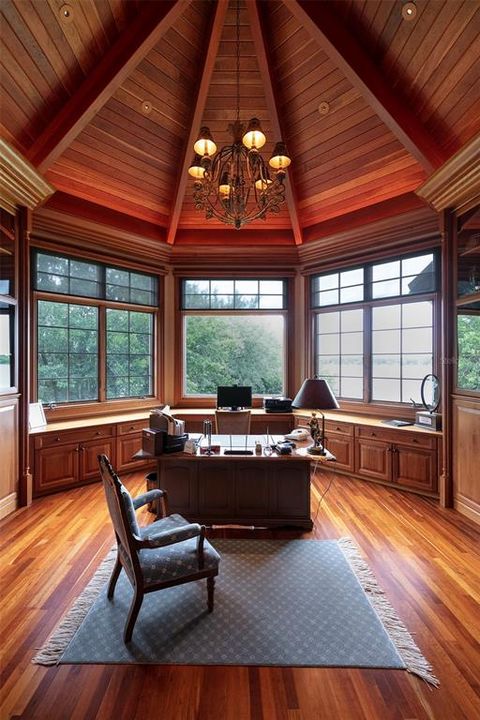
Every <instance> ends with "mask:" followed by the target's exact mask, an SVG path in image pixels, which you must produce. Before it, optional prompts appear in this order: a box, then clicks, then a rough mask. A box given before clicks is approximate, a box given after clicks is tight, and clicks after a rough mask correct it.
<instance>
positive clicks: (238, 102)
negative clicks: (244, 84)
mask: <svg viewBox="0 0 480 720" xmlns="http://www.w3.org/2000/svg"><path fill="white" fill-rule="evenodd" d="M236 119H237V122H239V121H240V0H237V118H236Z"/></svg>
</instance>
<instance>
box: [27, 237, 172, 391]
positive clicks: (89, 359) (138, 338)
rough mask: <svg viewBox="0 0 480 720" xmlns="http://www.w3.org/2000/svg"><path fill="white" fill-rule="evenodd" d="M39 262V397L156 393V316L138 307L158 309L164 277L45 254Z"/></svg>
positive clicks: (36, 262) (36, 275)
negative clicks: (154, 388) (154, 370)
mask: <svg viewBox="0 0 480 720" xmlns="http://www.w3.org/2000/svg"><path fill="white" fill-rule="evenodd" d="M33 265H34V268H35V271H34V286H35V288H36V291H37V298H36V300H37V303H36V306H37V367H38V372H37V397H38V400H39V401H41V402H43V403H69V402H85V401H92V400H96V401H104V400H113V399H117V398H135V397H145V396H148V395H152V394H153V386H154V377H153V357H154V347H153V346H154V343H153V338H154V323H155V317H156V315H155V311H154V310H153V308H152V310H149V309H148V307H146V308H139V307H138V306H139V305H145V306H155V305H156V302H157V295H158V289H157V278H156V277H155V276H153V275H147V274H145V273H140V272H134V271H130V270H125V269H122V268H116V267H110V266H106V265H104V264H102V263H98V262H91V261H89V260H83V259H75V258H71V257H67V256H62V255H56V254H53V253H44V252H43V251H42V252H41V251H35V253H34V262H33ZM68 295H74V296H75V297H72V298H68V297H65V296H68ZM83 297H85V298H88V300H86V301H85V302H81V301H80V299H81V298H83ZM50 298H51V299H50ZM119 303H121V305H120V306H119ZM129 305H130V307H129ZM132 306H133V308H132ZM135 306H136V307H135Z"/></svg>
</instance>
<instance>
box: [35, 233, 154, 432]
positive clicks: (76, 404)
mask: <svg viewBox="0 0 480 720" xmlns="http://www.w3.org/2000/svg"><path fill="white" fill-rule="evenodd" d="M37 252H41V253H45V254H50V255H53V256H65V257H69V258H70V259H74V260H75V259H77V260H79V261H82V262H92V263H95V264H102V265H104V266H105V267H116V268H119V269H124V270H128V271H130V272H138V273H141V274H144V275H149V276H151V277H154V278H155V279H156V281H157V304H156V305H140V304H136V303H125V302H120V301H115V300H105V299H100V298H94V297H81V296H76V295H66V294H64V293H55V292H51V291H45V290H35V289H33V288H34V287H35V285H34V282H33V281H34V273H35V260H34V258H35V253H37ZM31 274H32V292H31V293H30V297H31V319H32V323H31V356H30V357H31V371H30V379H31V388H32V402H38V365H37V358H38V301H39V300H45V301H50V302H58V303H65V304H74V305H88V306H93V307H97V308H98V313H99V325H98V378H99V384H98V398H97V399H96V400H79V401H73V402H62V403H58V404H55V403H53V404H52V405H50V404H45V406H44V409H45V414H46V417H47V420H50V421H52V420H54V421H56V420H69V419H71V418H73V417H75V418H77V417H81V416H82V417H89V416H96V415H98V414H99V413H101V412H122V411H129V410H130V411H131V410H138V409H139V403H140V402H141V408H142V409H144V408H149V407H156V406H158V402H159V400H160V398H161V394H162V393H163V374H162V368H163V361H161V358H162V355H161V343H162V339H163V325H162V322H161V318H162V314H161V308H162V305H163V294H164V283H163V282H161V276H160V274H159V273H158V272H147V271H146V270H145V268H141V267H138V266H137V265H135V264H134V263H132V264H130V263H128V264H127V263H121V262H120V261H118V262H117V261H115V263H105V262H104V261H102V260H100V259H98V258H96V257H94V256H93V257H91V256H89V255H85V254H83V253H79V254H78V255H77V256H75V255H72V254H70V253H63V252H62V250H61V249H59V250H58V251H57V250H51V249H48V250H47V249H44V248H43V247H41V246H38V247H37V246H36V247H32V262H31ZM107 308H111V309H114V310H130V311H133V312H146V313H149V314H151V315H152V318H153V335H152V355H151V357H152V374H153V378H152V394H151V395H147V396H144V397H143V396H135V397H121V398H110V399H107V397H106V392H107V385H106V381H107V367H106V340H107V337H106V310H107Z"/></svg>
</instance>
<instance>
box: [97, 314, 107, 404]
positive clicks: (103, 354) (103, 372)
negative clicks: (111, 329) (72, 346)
mask: <svg viewBox="0 0 480 720" xmlns="http://www.w3.org/2000/svg"><path fill="white" fill-rule="evenodd" d="M98 310H99V315H98V399H99V400H100V402H105V400H106V399H107V398H106V395H107V393H106V387H107V319H106V317H107V310H106V308H105V306H100V307H99V308H98Z"/></svg>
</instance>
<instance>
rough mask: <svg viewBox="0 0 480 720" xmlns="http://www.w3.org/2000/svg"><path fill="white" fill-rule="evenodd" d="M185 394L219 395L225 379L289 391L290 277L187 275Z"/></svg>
mask: <svg viewBox="0 0 480 720" xmlns="http://www.w3.org/2000/svg"><path fill="white" fill-rule="evenodd" d="M181 296H182V311H183V338H184V347H183V357H184V363H183V368H184V372H183V394H184V395H188V396H199V395H215V394H216V392H217V386H219V385H234V384H238V385H250V386H252V391H253V393H254V394H257V395H271V394H282V393H283V392H284V391H285V374H286V361H285V347H286V344H285V334H286V282H285V281H284V280H277V279H275V280H273V279H272V280H270V279H265V280H264V279H188V280H183V281H182V293H181Z"/></svg>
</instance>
